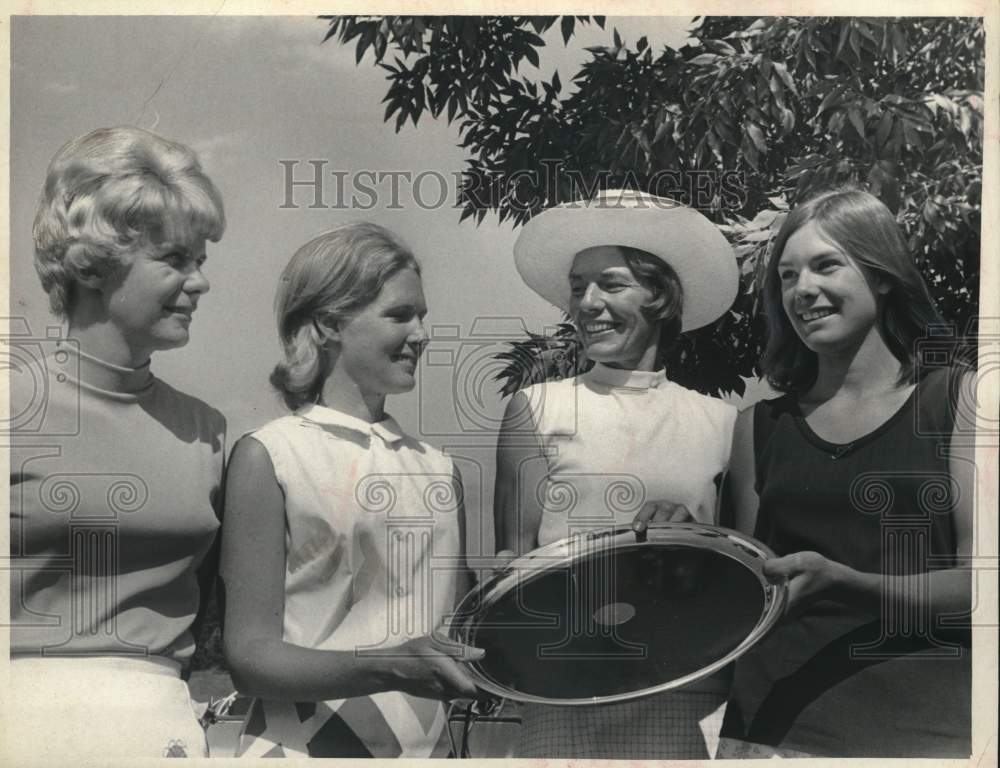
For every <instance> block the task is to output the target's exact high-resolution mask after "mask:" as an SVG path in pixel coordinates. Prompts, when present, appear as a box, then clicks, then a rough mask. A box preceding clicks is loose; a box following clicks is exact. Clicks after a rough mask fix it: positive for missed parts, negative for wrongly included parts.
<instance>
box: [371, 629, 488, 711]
mask: <svg viewBox="0 0 1000 768" xmlns="http://www.w3.org/2000/svg"><path fill="white" fill-rule="evenodd" d="M485 655H486V651H484V650H483V649H481V648H473V647H472V646H470V645H462V644H461V643H456V642H455V641H453V640H450V639H448V638H446V637H444V636H442V635H436V634H431V635H424V636H423V637H417V638H414V639H413V640H408V641H407V642H405V643H403V644H402V645H400V646H399V647H398V648H395V649H393V658H392V662H393V663H392V674H393V681H392V685H391V687H392V688H393V689H394V690H399V691H403V692H404V693H408V694H410V695H411V696H419V697H421V698H425V699H439V700H441V701H450V700H451V699H475V698H479V697H480V696H481V695H482V694H481V692H480V691H479V689H478V688H476V686H475V683H473V682H472V678H471V677H469V675H468V673H467V672H466V671H465V670H464V669H463V668H462V662H469V661H478V660H479V659H481V658H483V656H485Z"/></svg>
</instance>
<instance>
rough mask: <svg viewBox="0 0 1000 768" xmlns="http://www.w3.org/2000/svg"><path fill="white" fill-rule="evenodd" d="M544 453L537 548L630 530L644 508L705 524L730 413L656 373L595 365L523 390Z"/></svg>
mask: <svg viewBox="0 0 1000 768" xmlns="http://www.w3.org/2000/svg"><path fill="white" fill-rule="evenodd" d="M524 391H525V394H526V395H527V397H528V403H529V408H530V409H531V413H532V416H533V417H534V421H535V426H536V428H537V432H538V436H539V438H540V440H541V443H542V448H543V450H544V452H545V455H546V459H545V460H546V462H547V482H546V484H545V487H544V489H540V494H541V495H542V498H541V499H540V500H541V501H542V506H543V509H542V521H541V527H540V529H539V532H538V543H539V545H540V546H541V545H545V544H549V543H551V542H553V541H556V540H558V539H561V538H564V537H566V536H569V535H571V534H573V533H576V532H577V531H580V530H588V529H593V528H601V527H608V526H612V525H629V524H631V522H632V519H633V518H634V517H635V514H636V513H637V512H638V511H639V510H640V509H641V508H642V505H643V504H644V503H645V502H647V501H667V502H671V503H674V504H681V505H684V506H685V507H687V508H688V510H689V511H690V512H691V514H692V515H693V516H694V517H695V519H696V520H697V521H698V522H703V523H714V522H716V520H715V499H716V489H715V479H716V477H717V476H718V475H719V474H720V473H721V472H723V471H724V470H725V468H726V465H727V463H728V461H729V451H730V446H731V444H732V433H733V425H734V424H735V422H736V413H737V411H736V408H735V407H733V406H731V405H728V404H727V403H724V402H722V401H721V400H717V399H715V398H712V397H707V396H705V395H702V394H699V393H697V392H694V391H692V390H690V389H685V388H684V387H682V386H680V385H678V384H675V383H673V382H671V381H668V380H667V378H666V375H665V374H664V372H663V371H625V370H619V369H616V368H609V367H607V366H605V365H602V364H600V363H597V364H596V365H595V366H594V367H593V368H592V369H591V370H590V371H588V372H587V373H585V374H583V375H581V376H577V377H575V378H571V379H564V380H562V381H550V382H545V383H543V384H536V385H533V386H531V387H528V388H526V389H525V390H524Z"/></svg>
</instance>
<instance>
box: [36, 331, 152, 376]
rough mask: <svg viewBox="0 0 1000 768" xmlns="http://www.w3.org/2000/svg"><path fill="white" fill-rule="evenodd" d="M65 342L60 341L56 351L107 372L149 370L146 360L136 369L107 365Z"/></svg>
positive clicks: (76, 346)
mask: <svg viewBox="0 0 1000 768" xmlns="http://www.w3.org/2000/svg"><path fill="white" fill-rule="evenodd" d="M65 341H66V340H65V339H62V340H60V341H59V343H58V344H56V347H57V348H58V349H62V350H65V351H67V352H72V353H73V354H75V355H76V356H77V357H81V358H83V359H84V360H89V361H90V362H92V363H96V364H97V365H99V366H101V367H102V368H107V369H108V370H109V371H114V372H115V373H123V374H129V373H142V372H143V371H145V370H148V369H149V362H150V361H149V360H146V362H145V363H143V364H142V365H140V366H139V367H138V368H129V367H128V366H124V365H115V364H114V363H109V362H108V361H107V360H102V359H101V358H99V357H97V356H96V355H91V354H88V353H86V352H84V351H83V350H82V349H80V345H79V344H66V343H65Z"/></svg>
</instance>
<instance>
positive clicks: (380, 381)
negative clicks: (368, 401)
mask: <svg viewBox="0 0 1000 768" xmlns="http://www.w3.org/2000/svg"><path fill="white" fill-rule="evenodd" d="M426 314H427V302H426V301H425V299H424V291H423V285H422V283H421V280H420V275H419V274H417V272H416V271H415V270H413V269H409V268H407V269H402V270H400V271H399V272H396V273H395V274H394V275H392V277H390V278H389V279H388V280H386V281H385V284H384V285H383V286H382V290H381V291H380V292H379V294H378V296H376V297H375V300H374V301H372V302H371V303H370V304H368V305H367V306H365V307H364V308H363V309H362V310H361V311H359V312H358V313H357V314H355V315H353V316H352V317H351V318H350V319H348V320H346V321H343V322H341V323H340V324H339V325H338V328H337V330H336V331H335V332H334V333H333V335H332V337H331V338H333V339H334V341H336V342H338V343H339V350H338V354H337V366H338V367H341V368H342V369H343V370H344V372H345V373H347V375H349V376H350V377H351V378H352V379H353V380H354V381H355V382H356V383H357V384H358V386H359V388H360V389H361V390H362V391H363V392H364V393H366V394H371V395H391V394H398V393H400V392H408V391H410V390H411V389H413V387H414V386H415V385H416V378H415V376H414V374H415V373H416V369H417V360H419V359H420V355H421V354H422V353H423V350H424V347H425V346H426V343H427V334H426V332H425V331H424V325H423V319H424V316H425V315H426Z"/></svg>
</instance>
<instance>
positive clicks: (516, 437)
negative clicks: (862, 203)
mask: <svg viewBox="0 0 1000 768" xmlns="http://www.w3.org/2000/svg"><path fill="white" fill-rule="evenodd" d="M514 256H515V261H516V264H517V269H518V272H519V273H520V275H521V277H522V278H523V279H524V281H525V282H526V283H527V284H528V286H529V287H530V288H532V289H533V290H534V291H536V292H537V293H539V294H540V295H541V296H543V297H544V298H546V299H547V300H549V301H550V302H551V303H552V304H554V305H555V306H557V307H559V308H560V309H563V310H564V311H566V312H567V313H568V314H569V315H570V317H571V318H572V319H573V321H574V323H575V324H576V326H577V329H578V333H579V337H580V341H581V343H582V345H583V348H584V350H585V352H586V355H587V357H588V358H590V359H591V360H593V361H595V365H594V367H593V368H592V369H591V370H590V371H588V372H587V373H585V374H583V375H580V376H577V377H574V378H571V379H566V380H563V381H549V382H545V383H543V384H536V385H534V386H530V387H527V388H526V389H524V390H522V391H521V392H518V393H517V394H515V395H514V397H513V398H511V400H510V402H509V404H508V406H507V410H506V413H505V416H504V421H503V425H502V427H501V430H500V435H499V440H498V447H497V481H496V494H495V513H494V514H495V524H496V538H497V547H498V549H500V550H501V552H499V553H498V555H500V556H513V555H515V554H523V553H525V552H528V551H530V550H532V549H535V548H536V547H539V546H542V545H545V544H548V543H550V542H553V541H556V540H558V539H560V538H563V537H566V536H568V535H571V534H573V533H576V532H578V531H581V530H586V529H588V528H599V527H607V526H612V525H621V524H626V525H627V524H631V523H632V522H633V520H634V519H636V517H637V513H640V512H641V516H642V517H644V518H648V517H650V516H651V514H652V513H655V517H654V519H665V520H671V519H674V520H676V519H690V518H693V519H695V520H696V521H699V522H705V523H713V522H715V509H716V503H715V502H716V480H717V478H718V477H719V476H720V475H721V473H722V472H723V471H724V469H725V467H726V464H727V462H728V458H729V448H730V443H731V436H732V430H733V424H734V421H735V418H736V409H735V408H733V407H732V406H729V405H727V404H725V403H723V402H721V401H720V400H716V399H714V398H710V397H706V396H704V395H701V394H698V393H696V392H693V391H691V390H688V389H685V388H684V387H681V386H679V385H678V384H675V383H673V382H671V381H670V380H669V379H668V378H667V375H666V372H665V371H664V369H663V360H664V358H665V356H666V353H667V352H669V350H670V348H671V346H672V345H673V344H674V343H675V342H676V340H677V338H678V336H679V334H680V333H682V332H684V331H690V330H693V329H695V328H699V327H701V326H704V325H707V324H708V323H711V322H712V321H714V320H716V319H717V318H718V317H720V316H721V315H722V314H723V313H724V312H726V311H727V309H728V308H729V306H730V305H731V304H732V302H733V299H734V298H735V296H736V291H737V285H738V272H737V266H736V261H735V257H734V254H733V251H732V249H731V247H730V246H729V244H728V243H727V242H726V240H725V238H724V237H723V236H722V234H721V233H720V232H719V230H718V229H717V228H716V227H715V226H714V225H713V224H712V223H711V222H710V221H709V220H708V219H706V218H705V217H704V216H702V215H701V214H700V213H698V212H696V211H694V210H692V209H690V208H687V207H685V206H683V205H681V204H680V203H677V202H675V201H672V200H668V199H665V198H659V197H653V196H651V195H646V194H642V193H637V192H628V191H606V192H602V193H601V194H600V196H598V197H597V198H596V199H594V200H592V201H590V202H588V203H580V202H578V203H571V204H567V205H562V206H558V207H555V208H552V209H549V210H547V211H545V212H543V213H541V214H539V215H538V216H536V217H535V218H534V219H532V220H531V221H530V222H529V223H528V224H527V225H526V226H525V228H524V230H523V231H522V233H521V235H520V237H519V238H518V240H517V243H516V244H515V246H514ZM595 663H600V662H599V661H597V662H595ZM726 691H727V683H726V681H725V680H722V679H719V678H710V679H709V680H707V681H702V682H701V683H699V684H696V685H695V686H693V687H689V688H685V689H684V690H682V691H676V692H671V693H666V694H659V695H655V696H652V697H649V698H645V699H642V700H640V701H636V702H627V703H623V704H613V705H604V706H596V707H550V706H540V705H528V706H526V707H525V708H524V710H523V726H522V736H521V744H520V755H521V756H524V757H532V756H537V757H567V758H568V757H574V758H631V759H643V758H660V759H664V758H673V759H684V758H707V757H710V756H712V752H714V741H715V739H716V738H717V734H718V729H719V725H720V724H721V709H720V708H721V706H722V705H723V703H724V701H725V698H726Z"/></svg>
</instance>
